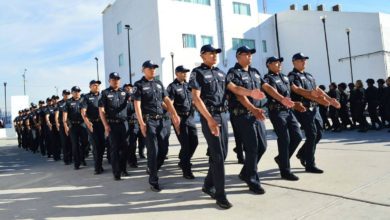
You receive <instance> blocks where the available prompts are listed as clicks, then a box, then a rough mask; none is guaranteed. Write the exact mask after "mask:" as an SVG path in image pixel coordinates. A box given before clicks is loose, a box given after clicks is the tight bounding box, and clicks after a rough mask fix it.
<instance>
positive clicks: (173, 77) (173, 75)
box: [170, 52, 175, 80]
mask: <svg viewBox="0 0 390 220" xmlns="http://www.w3.org/2000/svg"><path fill="white" fill-rule="evenodd" d="M170 54H171V58H172V80H175V64H174V61H173V58H174V56H175V53H173V52H171V53H170Z"/></svg>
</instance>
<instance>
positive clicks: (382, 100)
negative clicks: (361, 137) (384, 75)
mask: <svg viewBox="0 0 390 220" xmlns="http://www.w3.org/2000/svg"><path fill="white" fill-rule="evenodd" d="M376 82H377V83H378V100H379V115H380V117H381V122H382V126H383V127H384V126H386V121H387V122H389V124H390V121H388V120H387V118H386V111H385V106H386V101H387V100H386V94H385V93H386V87H385V80H384V79H378V80H377V81H376Z"/></svg>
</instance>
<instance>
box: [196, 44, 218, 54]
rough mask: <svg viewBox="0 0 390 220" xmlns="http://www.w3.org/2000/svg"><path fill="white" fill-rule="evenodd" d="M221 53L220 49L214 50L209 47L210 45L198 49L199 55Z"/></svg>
mask: <svg viewBox="0 0 390 220" xmlns="http://www.w3.org/2000/svg"><path fill="white" fill-rule="evenodd" d="M221 51H222V50H221V48H214V47H213V46H211V44H206V45H203V47H202V48H200V54H204V53H207V52H217V53H221Z"/></svg>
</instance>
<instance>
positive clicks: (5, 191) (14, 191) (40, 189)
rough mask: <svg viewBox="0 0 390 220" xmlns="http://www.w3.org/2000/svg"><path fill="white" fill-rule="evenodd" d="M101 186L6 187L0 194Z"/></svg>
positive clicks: (70, 189) (71, 189)
mask: <svg viewBox="0 0 390 220" xmlns="http://www.w3.org/2000/svg"><path fill="white" fill-rule="evenodd" d="M101 187H103V186H58V187H44V188H24V189H8V190H0V195H5V194H25V193H45V192H57V191H73V190H84V189H94V188H101Z"/></svg>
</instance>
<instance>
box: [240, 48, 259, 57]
mask: <svg viewBox="0 0 390 220" xmlns="http://www.w3.org/2000/svg"><path fill="white" fill-rule="evenodd" d="M242 53H251V54H255V53H256V49H251V50H248V51H242V52H240V53H237V54H236V56H237V55H240V54H242Z"/></svg>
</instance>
